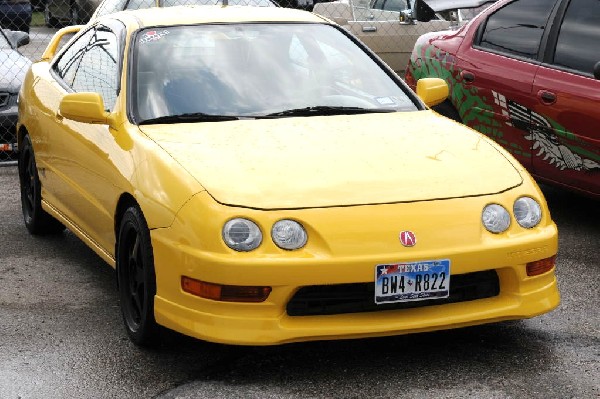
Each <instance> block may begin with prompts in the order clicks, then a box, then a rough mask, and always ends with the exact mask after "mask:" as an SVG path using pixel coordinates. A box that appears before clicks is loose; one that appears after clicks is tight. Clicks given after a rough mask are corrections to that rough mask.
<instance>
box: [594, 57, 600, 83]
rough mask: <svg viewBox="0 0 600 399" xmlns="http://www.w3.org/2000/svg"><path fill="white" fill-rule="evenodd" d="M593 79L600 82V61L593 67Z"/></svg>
mask: <svg viewBox="0 0 600 399" xmlns="http://www.w3.org/2000/svg"><path fill="white" fill-rule="evenodd" d="M594 77H595V78H596V79H598V80H600V61H598V62H596V64H595V65H594Z"/></svg>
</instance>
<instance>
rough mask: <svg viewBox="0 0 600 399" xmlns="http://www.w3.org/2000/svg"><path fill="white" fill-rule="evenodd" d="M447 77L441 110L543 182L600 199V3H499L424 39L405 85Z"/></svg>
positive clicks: (587, 0)
mask: <svg viewBox="0 0 600 399" xmlns="http://www.w3.org/2000/svg"><path fill="white" fill-rule="evenodd" d="M425 77H441V78H443V79H445V80H446V81H447V82H448V84H449V86H450V93H451V96H450V97H449V99H448V100H447V101H446V102H445V103H442V104H440V106H438V107H437V108H436V110H437V111H438V112H440V113H442V114H444V115H446V116H448V117H450V118H453V119H455V120H458V121H461V122H463V123H464V124H466V125H468V126H470V127H472V128H474V129H476V130H478V131H480V132H481V133H484V134H485V135H487V136H489V137H491V138H493V139H494V140H496V141H497V142H499V143H500V144H502V145H503V146H504V147H506V149H508V150H509V151H510V152H511V153H512V154H513V155H514V156H515V157H516V158H517V159H518V160H519V161H520V162H521V163H522V164H523V165H524V166H525V167H526V168H527V169H528V170H529V171H530V172H531V173H532V174H533V175H534V176H535V177H536V178H537V179H538V180H539V181H542V182H547V183H552V184H557V185H560V186H564V187H566V188H569V189H572V190H576V191H579V192H581V193H584V194H587V195H591V196H593V197H596V198H600V1H598V0H500V1H498V2H496V3H494V4H493V5H492V6H490V7H489V8H487V9H486V10H484V11H483V12H482V13H481V14H479V15H478V16H477V17H475V18H474V19H473V20H471V21H470V22H469V23H468V24H466V25H465V26H463V27H462V28H461V29H459V30H456V31H444V32H435V33H429V34H426V35H424V36H422V37H420V38H419V40H418V41H417V42H416V44H415V48H414V50H413V53H412V55H411V59H410V62H409V65H408V67H407V70H406V81H407V82H408V84H409V85H410V86H412V88H413V89H414V88H415V85H416V82H417V80H419V79H421V78H425Z"/></svg>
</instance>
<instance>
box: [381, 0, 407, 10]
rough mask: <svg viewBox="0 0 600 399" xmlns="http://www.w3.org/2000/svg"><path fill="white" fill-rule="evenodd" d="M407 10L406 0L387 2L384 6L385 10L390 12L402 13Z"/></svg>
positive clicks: (389, 0) (388, 0)
mask: <svg viewBox="0 0 600 399" xmlns="http://www.w3.org/2000/svg"><path fill="white" fill-rule="evenodd" d="M407 8H408V6H407V5H406V1H405V0H387V1H386V2H385V3H384V5H383V9H384V10H388V11H398V12H400V11H403V10H406V9H407Z"/></svg>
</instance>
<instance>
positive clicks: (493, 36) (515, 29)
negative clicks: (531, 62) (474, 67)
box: [479, 0, 597, 59]
mask: <svg viewBox="0 0 600 399" xmlns="http://www.w3.org/2000/svg"><path fill="white" fill-rule="evenodd" d="M596 1H597V0H596ZM554 4H555V1H549V0H516V1H514V2H512V3H510V4H508V5H506V6H505V7H502V8H501V9H499V10H498V11H496V12H495V13H493V14H492V15H490V16H489V18H488V19H487V21H486V24H485V27H484V29H483V32H482V34H481V36H480V37H481V39H480V42H479V46H480V47H483V48H487V49H490V50H495V51H499V52H502V53H508V54H512V55H516V56H519V57H525V58H531V59H535V58H537V54H538V50H539V48H540V42H541V40H542V35H543V34H544V29H545V28H546V25H547V24H548V19H549V18H550V13H551V12H552V9H553V8H554Z"/></svg>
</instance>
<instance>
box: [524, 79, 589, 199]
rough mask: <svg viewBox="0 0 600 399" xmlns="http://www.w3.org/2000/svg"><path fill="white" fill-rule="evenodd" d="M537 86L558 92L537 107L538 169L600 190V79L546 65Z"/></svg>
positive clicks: (581, 186)
mask: <svg viewBox="0 0 600 399" xmlns="http://www.w3.org/2000/svg"><path fill="white" fill-rule="evenodd" d="M533 90H534V91H547V92H553V93H555V95H556V101H555V102H553V103H551V104H547V103H544V102H543V101H538V103H537V104H535V106H534V107H533V110H532V112H534V113H535V114H536V115H538V117H537V118H535V119H534V120H533V121H532V122H533V123H532V134H533V138H532V141H533V148H534V157H533V172H534V174H535V175H537V176H539V177H542V178H544V179H546V180H551V181H553V182H555V183H556V182H562V184H564V185H568V186H571V187H575V188H579V189H581V190H584V191H592V192H599V191H600V130H599V128H598V127H599V126H600V114H599V113H598V109H597V108H598V104H600V81H598V80H595V79H593V78H589V77H585V76H581V75H576V74H572V73H567V72H564V71H560V70H557V69H552V68H549V67H542V68H540V70H539V72H538V74H537V75H536V77H535V81H534V85H533Z"/></svg>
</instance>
